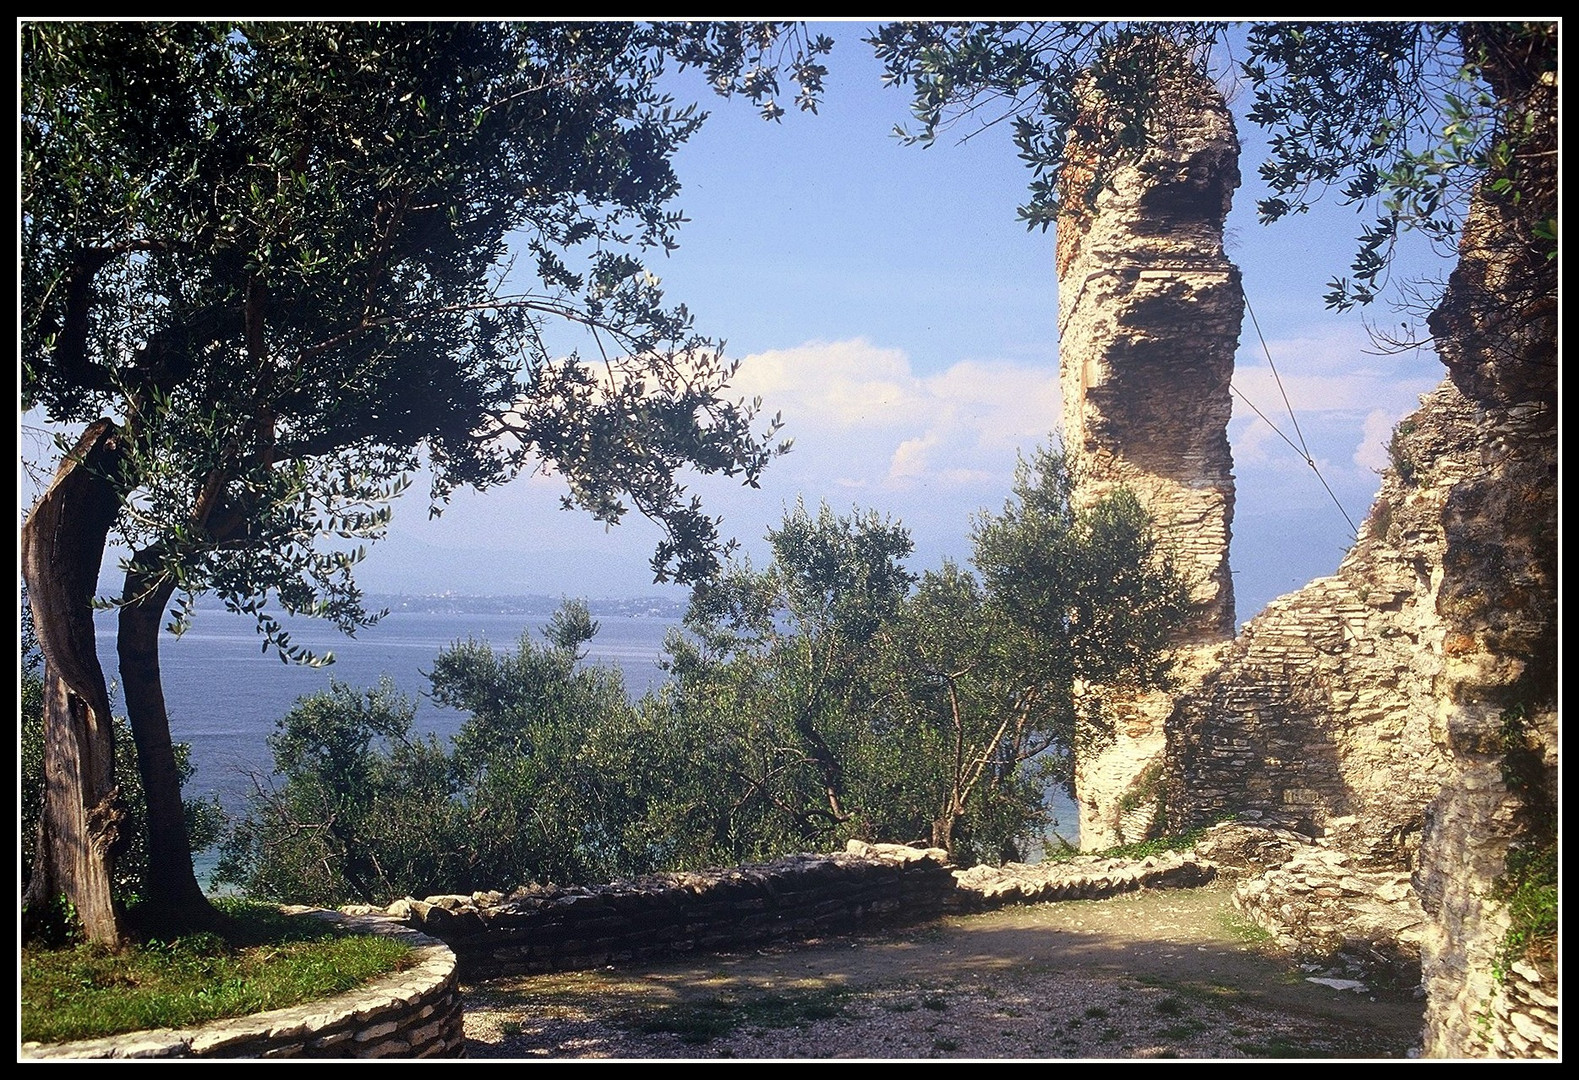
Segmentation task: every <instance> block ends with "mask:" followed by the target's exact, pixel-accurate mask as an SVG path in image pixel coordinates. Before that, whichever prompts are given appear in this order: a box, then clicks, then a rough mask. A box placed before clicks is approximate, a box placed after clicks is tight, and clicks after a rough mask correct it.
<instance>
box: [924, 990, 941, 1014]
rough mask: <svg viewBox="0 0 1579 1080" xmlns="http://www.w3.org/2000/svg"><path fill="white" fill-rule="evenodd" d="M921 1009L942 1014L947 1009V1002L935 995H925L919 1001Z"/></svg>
mask: <svg viewBox="0 0 1579 1080" xmlns="http://www.w3.org/2000/svg"><path fill="white" fill-rule="evenodd" d="M921 1007H922V1008H923V1009H931V1010H932V1011H933V1012H942V1011H943V1010H944V1009H946V1008H948V1002H947V1001H946V1000H945V999H944V998H942V997H940V996H938V995H937V994H927V995H926V996H925V997H923V998H922V999H921Z"/></svg>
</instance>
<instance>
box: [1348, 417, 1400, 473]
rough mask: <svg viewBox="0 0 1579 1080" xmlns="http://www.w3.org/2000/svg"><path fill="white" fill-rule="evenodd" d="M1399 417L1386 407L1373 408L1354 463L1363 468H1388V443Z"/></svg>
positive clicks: (1377, 470) (1371, 469) (1375, 470)
mask: <svg viewBox="0 0 1579 1080" xmlns="http://www.w3.org/2000/svg"><path fill="white" fill-rule="evenodd" d="M1397 421H1398V417H1396V416H1394V415H1393V414H1392V413H1391V412H1388V411H1387V410H1386V409H1372V410H1371V411H1370V413H1369V414H1368V415H1367V416H1366V417H1365V428H1364V430H1363V432H1362V433H1361V435H1360V445H1359V446H1357V447H1355V449H1354V463H1355V464H1356V465H1358V466H1360V467H1361V468H1362V469H1369V470H1370V471H1372V472H1380V471H1381V470H1382V469H1385V468H1387V444H1388V442H1390V441H1391V440H1392V437H1393V425H1394V424H1395V423H1397Z"/></svg>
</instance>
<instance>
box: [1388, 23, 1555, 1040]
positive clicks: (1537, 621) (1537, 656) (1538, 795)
mask: <svg viewBox="0 0 1579 1080" xmlns="http://www.w3.org/2000/svg"><path fill="white" fill-rule="evenodd" d="M1466 33H1469V34H1472V35H1475V36H1477V37H1478V38H1479V39H1480V40H1479V42H1478V43H1479V44H1484V45H1486V46H1487V56H1488V62H1487V64H1486V66H1485V69H1484V72H1485V75H1486V77H1487V79H1488V81H1489V82H1490V84H1491V85H1492V87H1493V89H1494V90H1495V92H1496V96H1497V98H1498V100H1499V101H1502V102H1504V103H1507V107H1508V117H1507V119H1508V120H1509V122H1510V123H1511V124H1515V125H1517V128H1518V129H1523V130H1525V131H1528V132H1529V133H1530V134H1529V135H1528V136H1526V138H1525V139H1524V141H1523V142H1522V144H1521V145H1520V147H1519V151H1518V153H1517V154H1516V155H1515V160H1516V162H1517V164H1516V165H1515V166H1512V168H1513V170H1514V171H1513V173H1512V175H1511V176H1510V177H1508V178H1507V179H1508V180H1509V181H1510V183H1511V185H1512V187H1513V189H1514V190H1517V191H1518V192H1519V195H1520V197H1519V198H1518V199H1517V200H1515V199H1512V198H1510V197H1508V196H1507V195H1506V194H1504V193H1498V192H1497V191H1495V190H1494V189H1493V188H1492V187H1491V186H1490V185H1491V182H1492V180H1493V179H1496V178H1488V180H1487V182H1486V184H1487V186H1485V187H1483V188H1482V189H1481V190H1480V191H1479V192H1478V193H1477V195H1476V197H1475V199H1474V200H1473V202H1472V203H1471V205H1470V210H1469V214H1468V217H1467V218H1466V220H1465V223H1464V227H1463V230H1462V236H1461V240H1460V245H1459V261H1458V265H1457V267H1456V268H1455V269H1454V271H1453V273H1452V275H1451V276H1450V278H1449V279H1448V289H1447V294H1446V295H1445V296H1444V298H1443V300H1442V302H1441V303H1440V304H1439V305H1438V307H1437V309H1436V311H1435V312H1433V313H1432V316H1431V320H1430V323H1431V331H1432V334H1433V335H1434V336H1435V338H1436V341H1437V345H1438V351H1439V352H1440V353H1441V356H1442V360H1443V363H1444V364H1446V365H1447V368H1448V371H1449V373H1450V375H1451V377H1452V379H1453V381H1454V383H1455V384H1456V385H1457V386H1459V387H1460V389H1462V390H1463V391H1464V393H1465V395H1466V397H1468V398H1469V399H1470V400H1471V401H1472V402H1473V403H1474V404H1475V407H1476V425H1475V428H1476V436H1477V438H1476V445H1475V454H1476V457H1477V459H1478V465H1479V468H1478V469H1477V470H1476V472H1475V473H1474V475H1472V476H1471V477H1469V478H1467V479H1466V480H1465V481H1464V482H1463V483H1461V484H1459V485H1458V486H1457V487H1456V488H1455V489H1454V491H1453V492H1452V495H1451V497H1450V499H1449V500H1448V505H1447V507H1446V508H1445V510H1444V512H1443V524H1444V529H1445V532H1446V540H1447V545H1446V550H1445V552H1444V556H1443V571H1444V573H1443V582H1442V588H1441V595H1440V598H1439V600H1438V610H1439V611H1440V612H1441V615H1442V618H1443V620H1444V622H1445V623H1446V624H1447V645H1446V648H1445V649H1444V653H1445V662H1444V664H1443V669H1442V672H1441V674H1440V675H1439V676H1438V678H1437V685H1436V690H1437V694H1436V710H1435V713H1434V716H1433V721H1434V722H1433V724H1432V734H1433V737H1434V739H1435V741H1436V744H1437V745H1438V747H1439V748H1440V750H1441V751H1442V752H1443V753H1445V754H1446V755H1447V756H1448V759H1449V761H1450V763H1451V770H1452V774H1451V776H1450V777H1449V778H1448V780H1447V782H1445V783H1444V784H1443V786H1442V790H1441V794H1440V796H1439V797H1438V798H1437V799H1436V800H1435V801H1434V802H1433V803H1432V805H1431V807H1430V810H1429V812H1428V814H1427V819H1426V822H1427V824H1426V832H1425V837H1424V841H1423V845H1422V852H1421V863H1420V868H1419V870H1418V871H1417V873H1416V874H1415V887H1416V889H1417V890H1418V891H1419V893H1420V898H1421V902H1422V904H1423V905H1424V907H1425V910H1426V912H1427V914H1428V915H1429V916H1430V919H1431V921H1430V929H1429V932H1428V933H1427V935H1426V938H1425V940H1424V943H1423V947H1422V965H1423V968H1424V972H1425V982H1426V989H1427V1009H1426V1040H1425V1050H1426V1053H1427V1054H1429V1055H1431V1056H1436V1057H1474V1056H1500V1057H1552V1056H1556V1055H1557V1053H1558V1051H1559V1043H1558V1021H1557V1001H1558V997H1559V994H1558V968H1557V956H1556V950H1555V942H1552V941H1547V942H1544V943H1543V944H1541V945H1540V946H1539V947H1537V948H1536V949H1533V950H1531V951H1529V952H1528V953H1527V954H1526V955H1524V956H1518V955H1514V956H1512V957H1510V956H1509V955H1507V953H1508V943H1507V940H1506V935H1507V931H1508V928H1509V925H1510V919H1509V910H1508V906H1507V898H1506V894H1505V892H1504V882H1505V881H1506V880H1507V878H1508V877H1509V876H1510V875H1511V873H1512V871H1513V863H1514V860H1513V859H1510V856H1515V855H1517V856H1523V857H1528V856H1529V855H1531V854H1533V853H1538V852H1542V851H1544V852H1545V853H1546V854H1547V857H1548V858H1550V859H1555V852H1556V845H1557V842H1558V837H1557V812H1558V808H1557V784H1558V780H1557V778H1558V775H1559V760H1558V759H1559V753H1558V750H1559V723H1558V710H1557V624H1558V598H1557V585H1558V582H1557V536H1558V527H1559V518H1558V512H1557V479H1558V470H1557V445H1558V436H1557V403H1558V401H1557V366H1558V359H1559V352H1558V346H1557V310H1558V295H1557V263H1556V260H1555V259H1554V258H1552V257H1551V255H1552V254H1553V250H1552V249H1553V246H1554V244H1553V242H1551V241H1548V240H1545V239H1543V238H1542V237H1541V236H1540V233H1541V232H1542V231H1543V230H1544V229H1545V228H1546V227H1547V225H1548V222H1555V219H1556V215H1557V204H1556V198H1557V28H1556V24H1555V23H1547V24H1494V25H1485V26H1477V27H1474V28H1472V29H1470V30H1467V31H1466ZM1499 976H1500V977H1499Z"/></svg>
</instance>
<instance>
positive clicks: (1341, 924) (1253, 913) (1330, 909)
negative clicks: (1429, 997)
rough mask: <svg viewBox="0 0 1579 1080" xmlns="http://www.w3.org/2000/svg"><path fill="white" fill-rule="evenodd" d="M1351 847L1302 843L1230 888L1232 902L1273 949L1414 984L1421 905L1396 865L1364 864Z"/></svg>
mask: <svg viewBox="0 0 1579 1080" xmlns="http://www.w3.org/2000/svg"><path fill="white" fill-rule="evenodd" d="M1359 861H1360V859H1359V857H1358V856H1356V855H1354V854H1353V853H1351V852H1346V851H1338V850H1336V849H1333V848H1327V847H1321V846H1318V845H1315V844H1308V845H1305V846H1304V847H1302V848H1300V849H1299V850H1297V851H1295V852H1294V853H1293V855H1292V857H1291V858H1289V859H1288V861H1287V862H1285V863H1283V865H1281V866H1279V867H1276V868H1275V869H1272V870H1268V871H1266V872H1265V873H1264V874H1262V875H1260V876H1259V877H1254V878H1250V879H1248V880H1246V881H1244V882H1243V883H1241V884H1240V885H1239V887H1238V888H1237V889H1236V890H1235V891H1234V907H1235V908H1237V909H1238V910H1239V911H1240V912H1241V913H1243V914H1244V915H1245V916H1246V917H1247V918H1249V919H1250V920H1251V921H1253V922H1255V923H1256V924H1257V925H1259V926H1260V927H1261V928H1262V929H1264V930H1266V931H1268V932H1269V933H1270V934H1271V935H1272V936H1273V938H1274V939H1275V940H1276V942H1277V944H1278V946H1279V947H1280V948H1283V949H1286V950H1288V951H1289V952H1290V953H1292V954H1293V955H1294V956H1298V957H1304V958H1308V959H1311V960H1315V961H1318V962H1320V963H1322V964H1323V965H1324V966H1326V967H1328V968H1330V969H1332V970H1331V971H1330V974H1332V975H1336V976H1341V977H1347V978H1351V979H1362V980H1365V981H1368V982H1375V981H1380V982H1382V983H1386V984H1391V985H1393V986H1398V987H1411V986H1417V985H1419V983H1420V939H1421V934H1422V933H1423V932H1424V929H1425V911H1424V909H1422V908H1421V906H1420V898H1419V896H1417V895H1416V894H1415V891H1414V888H1413V886H1412V885H1411V884H1410V881H1409V874H1408V872H1407V871H1402V870H1365V869H1360V868H1359V867H1357V866H1356V865H1355V863H1357V862H1359Z"/></svg>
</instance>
